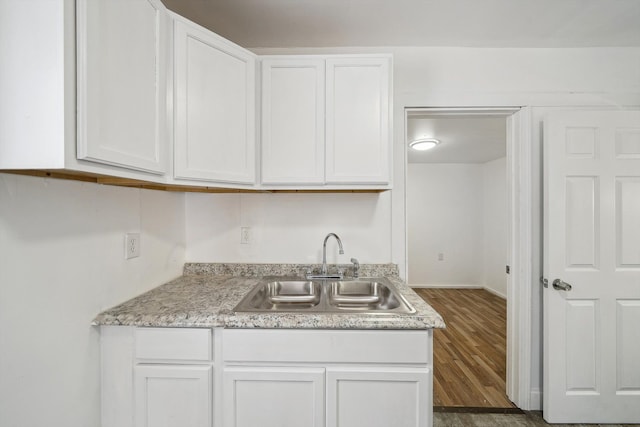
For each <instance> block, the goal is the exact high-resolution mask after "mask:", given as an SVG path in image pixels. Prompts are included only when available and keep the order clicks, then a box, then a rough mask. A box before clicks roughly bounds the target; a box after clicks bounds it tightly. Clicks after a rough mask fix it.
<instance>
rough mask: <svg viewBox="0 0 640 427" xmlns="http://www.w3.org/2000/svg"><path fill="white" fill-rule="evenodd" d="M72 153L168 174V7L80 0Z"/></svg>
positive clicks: (140, 0) (148, 0)
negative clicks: (75, 129) (75, 134)
mask: <svg viewBox="0 0 640 427" xmlns="http://www.w3.org/2000/svg"><path fill="white" fill-rule="evenodd" d="M77 4H78V8H77V21H78V28H77V32H78V35H77V43H78V75H77V79H78V142H77V157H78V159H85V160H91V161H95V162H100V163H106V164H111V165H116V166H122V167H126V168H131V169H137V170H142V171H146V172H152V173H157V174H162V173H164V172H166V161H165V154H166V151H167V150H166V146H167V132H166V129H165V126H166V103H167V102H166V88H167V86H166V66H167V64H166V57H167V55H166V48H167V41H166V38H167V28H166V19H167V17H166V10H165V8H164V6H163V5H162V3H161V2H160V1H158V0H127V1H123V0H120V1H113V0H78V3H77Z"/></svg>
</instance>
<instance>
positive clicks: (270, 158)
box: [262, 59, 325, 184]
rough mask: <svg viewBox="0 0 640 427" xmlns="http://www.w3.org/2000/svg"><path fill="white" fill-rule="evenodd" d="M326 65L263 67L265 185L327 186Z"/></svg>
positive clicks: (271, 62) (275, 63)
mask: <svg viewBox="0 0 640 427" xmlns="http://www.w3.org/2000/svg"><path fill="white" fill-rule="evenodd" d="M324 67H325V65H324V61H323V60H321V59H297V60H296V59H265V60H264V61H263V62H262V182H263V183H265V184H288V183H304V184H322V183H323V182H324V107H325V105H324V95H325V93H324V92H325V91H324V83H325V82H324V72H325V70H324Z"/></svg>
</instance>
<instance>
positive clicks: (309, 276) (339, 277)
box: [307, 233, 344, 279]
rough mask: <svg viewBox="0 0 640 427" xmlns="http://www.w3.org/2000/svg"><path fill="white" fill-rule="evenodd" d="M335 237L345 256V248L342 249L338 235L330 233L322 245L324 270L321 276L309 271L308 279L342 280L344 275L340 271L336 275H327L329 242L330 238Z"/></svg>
mask: <svg viewBox="0 0 640 427" xmlns="http://www.w3.org/2000/svg"><path fill="white" fill-rule="evenodd" d="M331 236H333V237H335V238H336V240H337V241H338V247H339V248H340V252H339V253H340V254H341V255H342V254H344V248H343V247H342V240H340V237H338V235H337V234H336V233H329V234H327V237H325V238H324V242H323V243H322V269H321V270H320V274H312V273H311V270H308V271H307V279H342V278H343V277H344V274H343V273H342V272H341V271H338V273H336V274H327V240H329V237H331Z"/></svg>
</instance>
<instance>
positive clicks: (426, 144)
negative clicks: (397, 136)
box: [409, 138, 440, 151]
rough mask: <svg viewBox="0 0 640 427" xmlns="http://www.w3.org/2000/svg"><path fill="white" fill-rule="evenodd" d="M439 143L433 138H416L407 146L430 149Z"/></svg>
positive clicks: (421, 149) (422, 149) (423, 149)
mask: <svg viewBox="0 0 640 427" xmlns="http://www.w3.org/2000/svg"><path fill="white" fill-rule="evenodd" d="M438 144H440V141H439V140H437V139H435V138H423V139H416V140H415V141H411V142H410V143H409V147H411V148H413V149H414V150H417V151H425V150H431V149H432V148H433V147H435V146H436V145H438Z"/></svg>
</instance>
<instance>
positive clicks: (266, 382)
mask: <svg viewBox="0 0 640 427" xmlns="http://www.w3.org/2000/svg"><path fill="white" fill-rule="evenodd" d="M224 408H225V413H224V418H225V423H224V425H225V426H227V427H231V426H233V427H256V426H260V427H324V414H325V408H324V369H321V368H227V369H225V371H224Z"/></svg>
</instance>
